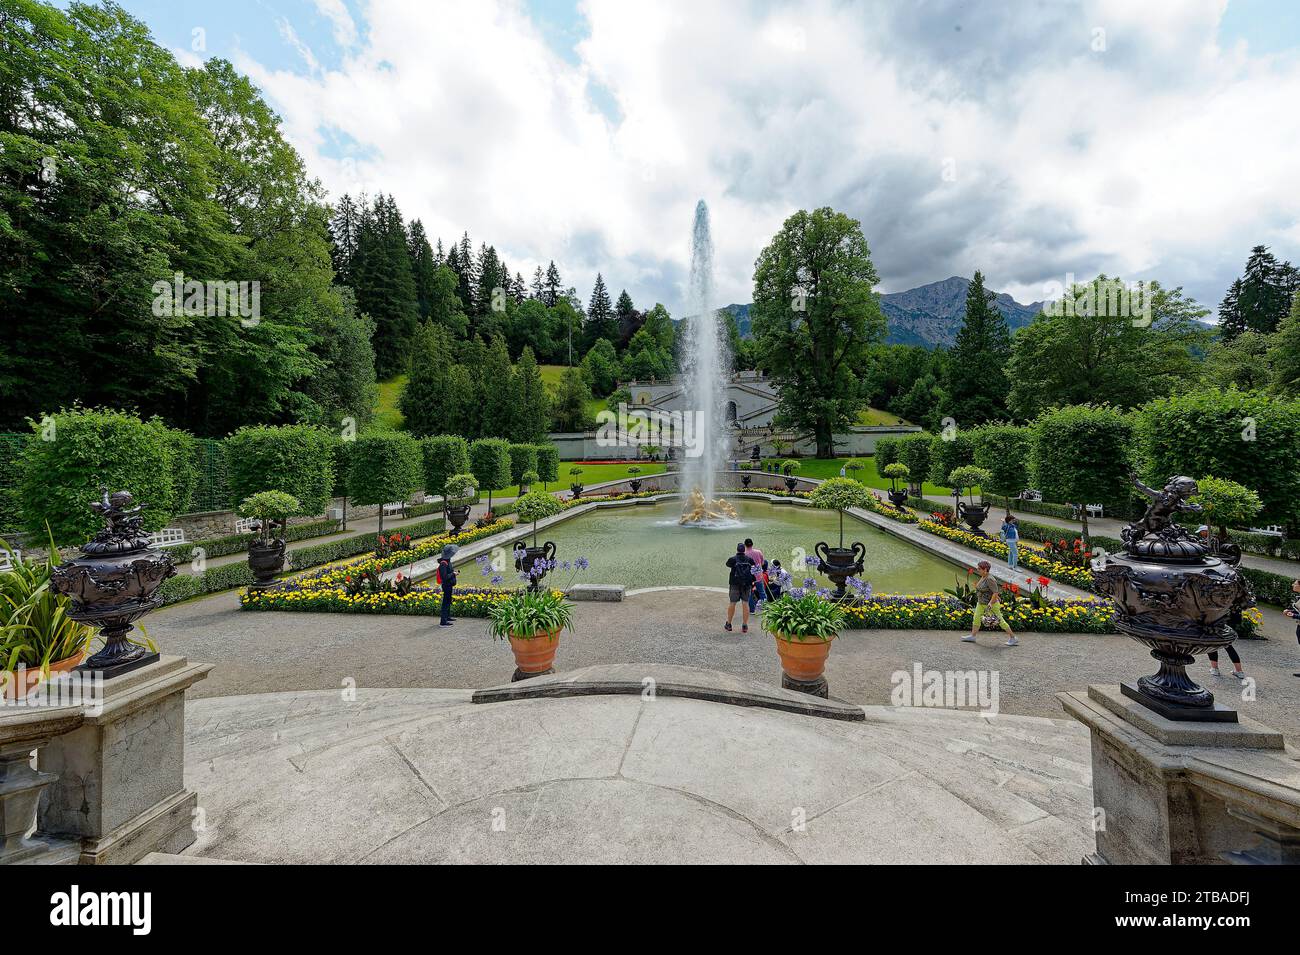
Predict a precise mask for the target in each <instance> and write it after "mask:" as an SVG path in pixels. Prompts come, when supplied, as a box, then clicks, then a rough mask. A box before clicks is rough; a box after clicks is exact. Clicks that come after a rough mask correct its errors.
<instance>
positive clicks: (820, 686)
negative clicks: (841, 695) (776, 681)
mask: <svg viewBox="0 0 1300 955" xmlns="http://www.w3.org/2000/svg"><path fill="white" fill-rule="evenodd" d="M781 689H783V690H794V691H795V692H796V693H807V694H808V695H809V696H816V697H820V698H821V699H823V700H825V699H828V698H829V697H830V695H831V688H830V684H829V683H827V682H826V677H824V676H819V677H818V678H817V679H815V680H796V679H794V677H792V676H790V675H789V674H787V673H782V674H781Z"/></svg>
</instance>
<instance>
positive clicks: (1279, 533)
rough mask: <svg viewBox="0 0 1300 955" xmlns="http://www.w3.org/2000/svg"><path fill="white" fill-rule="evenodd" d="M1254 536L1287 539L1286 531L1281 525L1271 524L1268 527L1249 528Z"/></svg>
mask: <svg viewBox="0 0 1300 955" xmlns="http://www.w3.org/2000/svg"><path fill="white" fill-rule="evenodd" d="M1247 530H1248V531H1250V533H1252V534H1266V535H1268V536H1269V537H1285V536H1286V529H1285V528H1284V527H1283V526H1282V525H1281V524H1269V525H1268V526H1267V527H1249V528H1247Z"/></svg>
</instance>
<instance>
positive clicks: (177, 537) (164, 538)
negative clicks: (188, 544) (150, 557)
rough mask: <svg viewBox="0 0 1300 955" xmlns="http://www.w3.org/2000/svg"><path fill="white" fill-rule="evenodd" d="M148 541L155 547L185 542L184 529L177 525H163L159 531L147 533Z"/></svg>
mask: <svg viewBox="0 0 1300 955" xmlns="http://www.w3.org/2000/svg"><path fill="white" fill-rule="evenodd" d="M149 543H150V544H153V545H154V546H155V547H170V546H171V545H173V544H184V543H185V531H183V530H181V528H179V527H164V528H163V529H162V530H160V531H155V532H154V533H152V534H150V535H149Z"/></svg>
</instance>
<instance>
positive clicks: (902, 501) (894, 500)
mask: <svg viewBox="0 0 1300 955" xmlns="http://www.w3.org/2000/svg"><path fill="white" fill-rule="evenodd" d="M886 493H887V494H888V495H889V503H890V504H892V505H894V507H898V508H903V507H906V506H907V498H908V494H907V488H903V489H902V490H901V491H900V490H898V489H897V488H890V490H889V491H887V492H886Z"/></svg>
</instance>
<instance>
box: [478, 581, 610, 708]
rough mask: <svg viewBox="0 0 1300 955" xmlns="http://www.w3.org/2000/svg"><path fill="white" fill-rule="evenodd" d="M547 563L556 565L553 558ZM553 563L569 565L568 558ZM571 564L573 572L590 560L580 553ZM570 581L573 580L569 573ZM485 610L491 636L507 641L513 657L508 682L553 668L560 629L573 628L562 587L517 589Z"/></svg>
mask: <svg viewBox="0 0 1300 955" xmlns="http://www.w3.org/2000/svg"><path fill="white" fill-rule="evenodd" d="M546 563H547V564H548V565H556V562H555V561H546ZM556 566H560V567H562V568H564V569H569V568H570V564H569V562H568V561H564V562H563V563H562V564H558V565H556ZM571 566H572V570H573V572H574V573H575V574H576V573H577V571H580V570H586V569H587V567H588V566H589V564H588V561H587V558H585V557H579V558H578V559H577V560H575V561H574V562H573V564H572V565H571ZM547 569H551V567H550V566H548V567H547ZM520 576H521V577H527V576H528V575H526V574H521V575H520ZM569 582H570V583H572V582H573V575H572V574H571V575H570V577H569ZM565 589H566V590H567V589H568V588H567V586H566V588H565ZM488 613H489V614H490V616H491V618H492V624H491V627H490V630H491V633H492V637H493V639H497V638H500V639H502V640H509V641H510V652H511V653H513V654H514V657H515V672H514V676H512V677H511V679H510V682H512V683H518V682H519V681H520V680H527V679H528V678H530V677H534V676H541V675H542V674H545V673H554V672H555V651H556V650H558V649H559V647H560V632H561V631H562V630H572V629H573V626H572V621H573V604H571V603H570V602H569V601H568V600H567V599H565V596H564V593H563V592H562V591H560V590H556V589H554V588H550V587H548V588H546V589H545V590H541V589H537V590H535V589H533V588H532V587H529V588H526V589H521V590H516V591H515V592H514V593H512V594H511V595H510V596H509V597H507V598H506V599H504V600H502V601H499V602H498V603H495V604H493V605H492V606H491V607H490V608H489V610H488Z"/></svg>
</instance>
